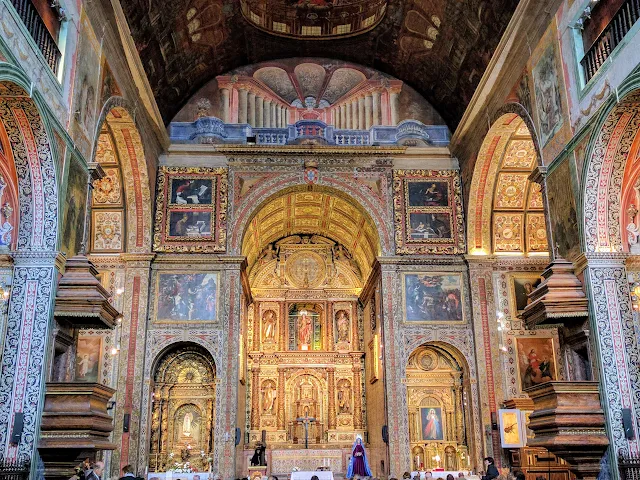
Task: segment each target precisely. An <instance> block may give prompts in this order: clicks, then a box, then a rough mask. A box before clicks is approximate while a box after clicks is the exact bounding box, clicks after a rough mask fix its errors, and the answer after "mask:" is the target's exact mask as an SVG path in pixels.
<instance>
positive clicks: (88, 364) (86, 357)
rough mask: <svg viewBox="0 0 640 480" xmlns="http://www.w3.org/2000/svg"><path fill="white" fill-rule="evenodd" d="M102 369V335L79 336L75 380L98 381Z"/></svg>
mask: <svg viewBox="0 0 640 480" xmlns="http://www.w3.org/2000/svg"><path fill="white" fill-rule="evenodd" d="M101 369H102V337H99V336H95V335H82V334H80V335H79V336H78V347H77V349H76V368H75V377H74V378H75V381H76V382H89V383H98V382H99V381H100V371H101Z"/></svg>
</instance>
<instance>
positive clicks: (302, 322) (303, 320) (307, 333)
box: [298, 311, 313, 345]
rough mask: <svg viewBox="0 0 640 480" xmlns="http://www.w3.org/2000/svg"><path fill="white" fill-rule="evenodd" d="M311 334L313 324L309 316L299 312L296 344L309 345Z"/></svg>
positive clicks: (304, 312)
mask: <svg viewBox="0 0 640 480" xmlns="http://www.w3.org/2000/svg"><path fill="white" fill-rule="evenodd" d="M312 333H313V322H312V321H311V316H310V315H309V314H308V313H307V312H306V311H302V312H300V317H299V320H298V343H299V344H300V345H309V344H310V343H311V336H312Z"/></svg>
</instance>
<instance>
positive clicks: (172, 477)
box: [147, 472, 213, 480]
mask: <svg viewBox="0 0 640 480" xmlns="http://www.w3.org/2000/svg"><path fill="white" fill-rule="evenodd" d="M147 478H148V479H149V480H156V479H158V480H208V479H209V472H194V473H175V472H157V473H156V472H149V474H148V475H147ZM211 478H213V474H212V475H211Z"/></svg>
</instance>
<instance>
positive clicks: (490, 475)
mask: <svg viewBox="0 0 640 480" xmlns="http://www.w3.org/2000/svg"><path fill="white" fill-rule="evenodd" d="M484 465H485V468H486V469H487V470H486V473H485V474H484V475H483V476H482V480H493V479H494V478H498V476H499V475H500V472H498V469H497V468H496V466H495V465H494V461H493V457H487V458H485V459H484Z"/></svg>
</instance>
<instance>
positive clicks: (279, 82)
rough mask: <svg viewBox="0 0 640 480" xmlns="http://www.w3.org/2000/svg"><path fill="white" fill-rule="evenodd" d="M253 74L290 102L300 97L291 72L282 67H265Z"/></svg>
mask: <svg viewBox="0 0 640 480" xmlns="http://www.w3.org/2000/svg"><path fill="white" fill-rule="evenodd" d="M253 76H254V78H256V79H258V80H260V81H261V82H262V83H264V84H265V85H266V86H267V87H269V88H270V89H271V91H272V92H274V93H275V94H276V95H278V96H280V98H283V99H284V100H286V101H287V102H289V103H291V102H293V101H294V100H295V99H296V98H297V97H298V93H297V92H296V88H295V87H294V86H293V84H292V83H291V79H290V78H289V74H288V73H287V72H285V71H284V70H283V69H282V68H278V67H264V68H261V69H260V70H258V71H257V72H256V73H254V74H253Z"/></svg>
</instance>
